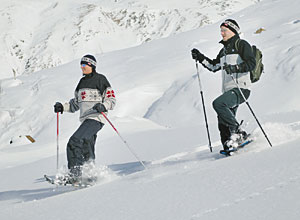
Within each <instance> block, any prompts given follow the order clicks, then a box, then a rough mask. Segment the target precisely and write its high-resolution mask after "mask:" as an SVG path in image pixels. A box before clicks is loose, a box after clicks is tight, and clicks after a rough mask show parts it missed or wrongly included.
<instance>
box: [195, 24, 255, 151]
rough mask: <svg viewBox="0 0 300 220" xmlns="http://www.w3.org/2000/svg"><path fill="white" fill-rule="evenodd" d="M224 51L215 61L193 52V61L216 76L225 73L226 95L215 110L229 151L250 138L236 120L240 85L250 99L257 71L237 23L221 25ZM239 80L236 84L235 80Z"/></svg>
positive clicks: (221, 133) (215, 102)
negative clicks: (251, 86)
mask: <svg viewBox="0 0 300 220" xmlns="http://www.w3.org/2000/svg"><path fill="white" fill-rule="evenodd" d="M220 30H221V36H222V40H221V41H220V42H219V43H221V44H223V48H222V49H221V50H220V51H219V53H218V55H217V57H216V58H215V59H213V60H211V59H209V58H208V57H206V56H204V55H203V54H202V53H201V52H200V51H199V50H197V49H195V48H194V49H193V50H192V51H191V52H192V58H193V59H195V60H197V61H199V62H200V63H201V64H202V65H203V66H204V67H205V68H207V69H208V70H210V71H212V72H216V71H218V70H221V71H222V92H223V94H222V95H220V96H219V97H217V98H216V99H215V100H214V101H213V108H214V110H215V111H216V113H217V115H218V128H219V131H220V136H221V142H222V145H223V148H224V150H225V151H227V150H229V149H230V148H232V147H233V146H234V145H236V143H237V141H238V140H241V139H242V138H244V137H245V136H246V135H247V134H246V132H245V131H242V130H241V129H240V126H239V125H240V124H239V123H238V122H237V120H236V118H235V116H236V112H237V109H238V106H239V105H240V104H242V103H243V102H244V101H245V100H244V99H243V97H242V95H241V93H240V91H239V89H238V88H237V85H236V83H237V84H238V86H239V87H240V88H241V91H242V92H243V94H244V96H245V98H246V99H248V98H249V96H250V89H249V87H250V85H251V80H250V71H252V70H253V69H254V68H255V65H256V63H255V57H254V54H253V52H252V48H251V46H250V44H249V43H248V42H247V41H245V40H242V39H240V37H239V30H240V27H239V25H238V24H237V22H236V21H235V20H233V19H227V20H225V21H224V22H223V23H222V24H221V25H220ZM232 76H233V78H234V79H235V82H234V81H233V79H232Z"/></svg>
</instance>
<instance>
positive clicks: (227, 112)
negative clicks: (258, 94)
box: [213, 88, 250, 145]
mask: <svg viewBox="0 0 300 220" xmlns="http://www.w3.org/2000/svg"><path fill="white" fill-rule="evenodd" d="M241 90H242V92H243V94H244V96H245V98H246V99H248V98H249V96H250V90H248V89H241ZM243 102H245V100H244V98H243V96H242V95H241V93H240V91H239V89H238V88H233V89H231V90H229V91H227V92H225V93H223V94H222V95H220V96H219V97H218V98H216V99H215V100H214V101H213V108H214V109H215V111H216V112H217V115H218V124H219V126H218V127H219V130H220V136H221V142H222V144H223V145H224V143H225V142H226V141H227V140H228V139H229V138H230V136H231V134H232V133H235V132H236V131H237V129H238V127H239V123H238V121H237V120H236V118H235V116H236V112H237V109H238V107H239V105H240V104H242V103H243Z"/></svg>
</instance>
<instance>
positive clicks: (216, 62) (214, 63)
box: [201, 50, 222, 72]
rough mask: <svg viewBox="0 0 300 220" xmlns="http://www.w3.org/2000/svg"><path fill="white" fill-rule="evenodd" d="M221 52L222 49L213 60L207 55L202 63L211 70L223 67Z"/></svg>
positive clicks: (214, 70) (215, 70)
mask: <svg viewBox="0 0 300 220" xmlns="http://www.w3.org/2000/svg"><path fill="white" fill-rule="evenodd" d="M221 52H222V50H221V51H220V52H219V54H218V55H217V57H216V59H213V60H211V59H209V58H208V57H205V58H204V60H203V61H202V63H201V64H202V65H203V66H204V67H205V68H206V69H208V70H209V71H212V72H217V71H219V70H220V69H221V64H220V57H221Z"/></svg>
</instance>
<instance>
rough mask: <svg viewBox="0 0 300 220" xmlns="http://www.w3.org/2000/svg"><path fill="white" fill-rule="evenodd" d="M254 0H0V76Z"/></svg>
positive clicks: (166, 31) (174, 30)
mask: <svg viewBox="0 0 300 220" xmlns="http://www.w3.org/2000/svg"><path fill="white" fill-rule="evenodd" d="M255 2H257V0H246V1H245V0H243V1H241V0H238V1H224V0H213V1H196V0H189V2H188V3H185V2H183V1H178V0H176V1H173V2H172V7H170V5H169V4H168V3H164V2H161V1H158V0H148V1H140V0H134V1H131V0H130V1H129V0H122V1H111V0H105V1H103V0H102V1H97V0H89V1H85V2H76V1H75V2H74V1H71V0H66V1H57V0H51V1H49V0H47V1H45V0H43V1H39V2H36V1H33V0H24V1H21V2H20V1H17V0H11V1H4V0H2V1H0V5H1V6H0V16H1V29H0V30H1V31H0V33H1V34H0V48H1V51H2V53H1V55H0V64H1V67H0V79H3V78H8V77H13V76H17V75H21V74H23V73H27V74H28V73H31V72H35V71H38V70H41V69H45V68H51V67H55V66H58V65H61V64H64V63H67V62H70V61H72V60H74V59H76V58H80V57H81V56H83V55H84V54H85V53H87V52H88V53H98V54H100V53H104V52H108V51H113V50H119V49H124V48H128V47H132V46H136V45H140V44H142V43H144V42H148V41H151V40H155V39H160V38H163V37H168V36H170V35H174V34H178V33H182V32H185V31H188V30H192V29H195V28H198V27H200V26H203V25H204V24H210V23H212V22H214V21H217V20H219V19H221V18H222V17H224V16H226V15H229V14H231V13H232V12H234V11H237V10H240V9H241V8H244V7H247V6H248V5H251V4H253V3H255ZM120 36H122V38H120Z"/></svg>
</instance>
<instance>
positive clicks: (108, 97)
mask: <svg viewBox="0 0 300 220" xmlns="http://www.w3.org/2000/svg"><path fill="white" fill-rule="evenodd" d="M103 86H104V89H103V90H104V92H103V94H102V98H103V101H102V104H103V105H104V106H105V108H106V110H113V109H114V107H115V105H116V96H115V92H114V90H113V89H112V87H111V85H110V83H109V82H108V80H107V79H106V77H104V82H103Z"/></svg>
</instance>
